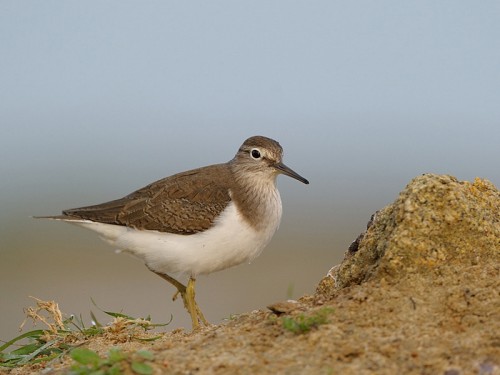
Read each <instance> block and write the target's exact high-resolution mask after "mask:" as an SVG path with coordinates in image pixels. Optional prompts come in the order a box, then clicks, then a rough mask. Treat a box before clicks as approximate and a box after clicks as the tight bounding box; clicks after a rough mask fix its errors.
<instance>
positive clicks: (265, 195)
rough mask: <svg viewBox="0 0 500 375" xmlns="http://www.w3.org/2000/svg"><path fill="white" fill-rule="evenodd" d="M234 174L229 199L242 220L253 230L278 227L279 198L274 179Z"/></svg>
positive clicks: (279, 216) (279, 213)
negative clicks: (272, 226)
mask: <svg viewBox="0 0 500 375" xmlns="http://www.w3.org/2000/svg"><path fill="white" fill-rule="evenodd" d="M259 177H260V176H255V175H253V174H252V175H248V174H245V173H235V179H234V181H235V183H234V185H233V187H232V189H231V198H232V200H233V201H234V203H235V204H236V207H237V208H238V210H239V212H240V214H241V215H242V216H243V218H244V220H245V221H246V222H248V224H250V226H252V227H253V228H254V229H256V230H258V231H260V230H264V229H265V228H267V227H268V226H270V225H278V224H279V221H280V219H281V210H282V208H281V198H280V194H279V191H278V189H277V188H276V178H275V177H274V178H259Z"/></svg>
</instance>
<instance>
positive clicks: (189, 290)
mask: <svg viewBox="0 0 500 375" xmlns="http://www.w3.org/2000/svg"><path fill="white" fill-rule="evenodd" d="M195 283H196V279H195V278H194V277H192V276H191V277H190V278H189V281H188V284H187V287H186V299H185V301H184V303H187V304H188V305H189V306H190V307H189V308H188V311H189V313H190V314H191V320H192V322H193V328H194V327H195V325H196V326H198V324H199V322H201V323H202V324H203V325H205V326H208V325H209V323H208V321H207V320H206V319H205V317H204V316H203V313H202V312H201V309H200V308H199V306H198V304H197V303H196V300H195V291H194V285H195Z"/></svg>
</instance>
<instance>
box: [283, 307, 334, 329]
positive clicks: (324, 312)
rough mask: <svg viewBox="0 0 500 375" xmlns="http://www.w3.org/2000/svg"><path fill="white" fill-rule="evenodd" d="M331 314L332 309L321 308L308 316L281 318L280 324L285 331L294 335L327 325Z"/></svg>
mask: <svg viewBox="0 0 500 375" xmlns="http://www.w3.org/2000/svg"><path fill="white" fill-rule="evenodd" d="M331 313H333V309H332V308H329V307H323V308H321V309H319V310H317V311H316V312H314V313H313V314H310V315H305V314H299V315H296V316H285V317H283V318H281V324H282V326H283V328H284V329H286V330H287V331H290V332H293V333H295V334H299V333H305V332H309V331H310V330H311V329H313V328H316V327H318V326H320V325H322V324H326V323H328V316H329V315H330V314H331Z"/></svg>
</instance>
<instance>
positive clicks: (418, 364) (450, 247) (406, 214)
mask: <svg viewBox="0 0 500 375" xmlns="http://www.w3.org/2000/svg"><path fill="white" fill-rule="evenodd" d="M321 277H322V276H321V275H318V280H319V279H321ZM290 322H307V323H308V324H306V325H307V326H308V327H309V328H310V330H309V331H307V332H294V331H293V329H292V328H290V326H289V325H288V324H287V323H290ZM142 336H144V334H142ZM84 345H85V346H86V347H89V348H91V349H92V350H95V351H97V352H99V353H100V354H101V355H103V356H105V355H106V353H107V352H108V350H109V348H110V347H113V346H119V347H121V348H122V349H123V350H124V351H130V352H134V351H137V350H139V349H148V350H150V351H151V352H152V353H153V354H154V361H153V362H152V366H153V368H154V373H157V374H163V373H165V374H445V375H459V374H482V375H487V374H488V375H489V374H500V192H499V191H498V190H497V189H496V188H495V187H494V186H493V185H492V184H491V183H490V182H488V181H487V180H480V179H476V180H475V181H474V182H472V183H470V182H461V181H457V180H456V179H455V178H453V177H450V176H442V175H423V176H419V177H417V178H415V179H413V180H412V181H411V182H410V183H409V184H408V186H407V187H406V188H405V190H403V191H402V192H401V193H400V195H399V197H398V198H397V199H396V200H395V202H394V203H393V204H391V205H389V206H387V207H385V208H383V209H382V210H380V211H378V212H377V213H376V215H374V216H373V217H372V219H371V220H370V223H369V226H368V229H367V230H366V232H364V233H363V234H362V235H360V237H359V238H358V239H357V240H356V241H355V242H353V244H352V245H351V247H350V248H349V249H348V250H347V251H346V255H345V259H344V261H343V262H342V263H341V264H340V265H337V266H335V267H333V268H332V270H331V271H330V273H329V274H328V275H326V276H325V277H323V279H321V281H320V282H319V284H318V288H317V291H316V293H315V294H314V295H310V296H304V297H302V298H301V299H299V300H298V301H294V302H290V301H282V302H277V303H276V304H274V305H273V306H271V309H270V310H268V311H253V312H250V313H247V314H243V315H239V316H236V317H234V318H233V319H230V320H229V321H227V322H225V323H224V324H221V325H218V326H212V327H209V328H205V329H203V330H202V331H200V332H196V333H190V332H189V331H184V330H177V331H174V332H169V333H166V334H163V335H162V337H161V338H160V339H158V340H156V341H153V342H151V343H145V342H141V341H138V340H135V339H133V338H131V337H130V334H123V332H122V333H117V334H116V335H113V334H108V335H106V336H104V337H103V336H101V337H95V338H93V339H91V340H89V341H87V342H86V343H85V344H84ZM71 363H73V361H72V360H71V359H69V358H66V359H64V360H63V361H62V362H59V361H57V362H51V363H42V364H40V365H36V366H33V367H29V368H26V367H25V368H19V369H14V370H12V371H10V373H11V374H29V373H44V374H63V373H67V371H68V368H69V366H70V365H71Z"/></svg>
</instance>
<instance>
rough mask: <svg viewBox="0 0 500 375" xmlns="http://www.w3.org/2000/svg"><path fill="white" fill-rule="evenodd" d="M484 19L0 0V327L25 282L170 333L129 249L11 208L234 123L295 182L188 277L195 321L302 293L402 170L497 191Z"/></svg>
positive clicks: (226, 140) (116, 181) (499, 27)
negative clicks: (259, 247) (272, 209)
mask: <svg viewBox="0 0 500 375" xmlns="http://www.w3.org/2000/svg"><path fill="white" fill-rule="evenodd" d="M498 19H500V3H499V2H497V1H481V2H474V3H472V2H468V1H440V2H435V1H410V2H399V1H378V2H371V1H356V2H340V1H315V2H305V1H260V0H258V1H252V2H234V1H216V2H202V1H194V2H173V1H172V2H171V1H143V2H135V1H116V0H113V1H107V2H100V1H86V2H77V1H69V2H57V1H44V2H35V1H24V2H19V1H2V2H1V3H0V56H1V57H0V205H1V210H0V313H1V316H2V319H0V339H3V340H7V339H9V338H12V337H13V336H14V335H17V334H18V331H17V327H18V325H19V324H20V323H21V321H22V320H23V311H22V310H23V307H24V306H28V305H30V304H32V303H33V302H32V301H31V300H30V299H29V298H28V296H36V297H39V298H42V299H48V300H56V301H57V302H58V303H59V305H60V308H61V309H62V310H63V312H64V313H66V314H76V315H80V314H81V315H82V316H83V317H84V319H85V320H86V322H87V323H88V322H89V321H90V317H89V314H88V312H89V311H90V310H93V311H96V310H97V309H96V308H95V306H93V305H92V303H91V300H90V299H91V298H93V299H94V300H95V301H96V302H97V304H98V305H99V306H100V307H102V308H103V309H106V310H111V311H123V312H124V313H127V314H130V315H134V316H143V317H144V316H147V315H151V316H152V318H153V321H155V322H164V321H167V320H169V318H170V315H171V314H173V317H174V318H173V322H172V324H171V326H170V328H174V327H179V326H185V327H189V326H190V324H189V320H188V316H187V314H186V313H185V312H184V311H183V308H182V306H181V305H182V304H181V302H179V301H177V302H175V303H174V302H172V301H171V300H170V297H171V295H172V294H173V289H172V288H171V287H170V286H169V285H167V283H165V282H164V281H162V280H161V279H160V278H158V276H156V275H154V274H153V273H151V272H149V271H148V270H147V269H146V268H145V267H144V266H143V264H142V263H141V262H139V261H137V260H135V259H133V258H131V257H129V256H127V255H116V254H115V253H114V252H113V251H112V250H113V249H111V248H109V247H108V246H107V245H106V244H104V243H103V242H101V241H100V240H99V239H98V238H97V236H96V235H94V234H93V233H91V232H87V231H85V230H84V229H81V228H77V227H73V226H71V225H67V224H65V223H60V222H50V221H40V220H34V219H31V218H30V216H32V215H53V214H58V213H59V212H60V211H61V210H62V209H65V208H71V207H77V206H82V205H89V204H94V203H101V202H104V201H107V200H111V199H114V198H118V197H121V196H123V195H126V194H128V193H130V192H131V191H133V190H135V189H137V188H140V187H142V186H144V185H146V184H147V183H149V182H152V181H154V180H156V179H159V178H162V177H164V176H168V175H171V174H173V173H176V172H179V171H183V170H186V169H191V168H195V167H199V166H204V165H208V164H213V163H219V162H225V161H227V160H229V159H231V158H232V157H233V155H234V153H235V152H236V150H237V149H238V147H239V146H240V144H241V143H242V142H243V140H244V139H245V138H247V137H249V136H252V135H257V134H261V135H266V136H269V137H272V138H274V139H276V140H278V141H279V142H280V143H281V144H282V146H283V147H284V149H285V163H286V164H287V165H289V166H290V167H292V168H293V169H295V170H296V171H297V172H298V173H300V174H302V175H303V176H304V177H306V178H308V179H309V180H310V182H311V184H310V185H308V186H306V185H303V184H300V183H299V182H297V181H294V180H292V179H289V178H287V177H283V176H281V177H280V178H279V187H280V191H281V195H282V200H283V204H284V216H283V221H282V223H281V227H280V230H279V231H278V233H277V234H276V235H275V237H274V239H273V241H272V242H271V244H270V245H269V246H268V248H267V249H266V250H265V251H264V253H263V254H262V255H261V256H260V257H259V258H258V259H256V260H255V261H254V262H253V263H252V264H250V265H241V266H238V267H235V268H232V269H229V270H225V271H222V272H219V273H215V274H212V275H209V276H207V277H200V278H199V281H198V289H197V296H198V301H199V304H200V305H201V307H202V308H203V310H204V312H205V314H206V316H207V317H208V318H209V320H210V321H212V322H214V323H217V322H220V321H221V320H223V319H224V318H228V317H229V316H230V315H231V314H237V313H241V312H245V311H251V310H253V309H262V308H265V307H266V305H268V304H271V303H273V302H276V301H278V300H283V299H286V298H290V297H291V298H298V297H300V296H301V295H303V294H305V293H312V292H314V289H315V286H316V284H317V282H318V281H319V280H320V279H321V277H322V276H323V275H324V274H326V272H327V271H328V270H329V269H330V268H331V267H332V266H333V265H335V264H337V263H338V262H340V260H341V259H342V255H343V252H344V251H345V250H346V249H347V247H348V246H349V244H350V242H351V241H352V240H354V239H355V238H356V236H357V235H358V233H359V232H361V231H362V230H363V229H364V227H365V224H366V222H367V221H368V219H369V218H370V215H371V214H372V213H373V212H374V211H375V210H377V209H380V208H382V207H383V206H385V205H386V204H388V203H390V202H392V201H393V200H394V199H395V198H396V196H397V193H398V192H399V191H400V190H401V189H403V187H404V186H405V185H406V183H407V182H408V181H409V180H410V179H411V178H413V177H415V176H416V175H419V174H421V173H427V172H432V173H446V174H452V175H454V176H456V177H458V178H459V179H465V180H472V179H474V177H476V176H480V177H485V178H488V179H490V180H491V181H492V182H493V183H495V184H496V185H497V186H499V185H500V169H499V167H498V165H499V154H500V151H499V141H500V105H499V103H500V69H499V67H500V48H498V41H499V40H500V23H499V22H498ZM98 316H100V317H102V314H101V315H98ZM102 320H103V321H106V319H105V318H103V319H102Z"/></svg>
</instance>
